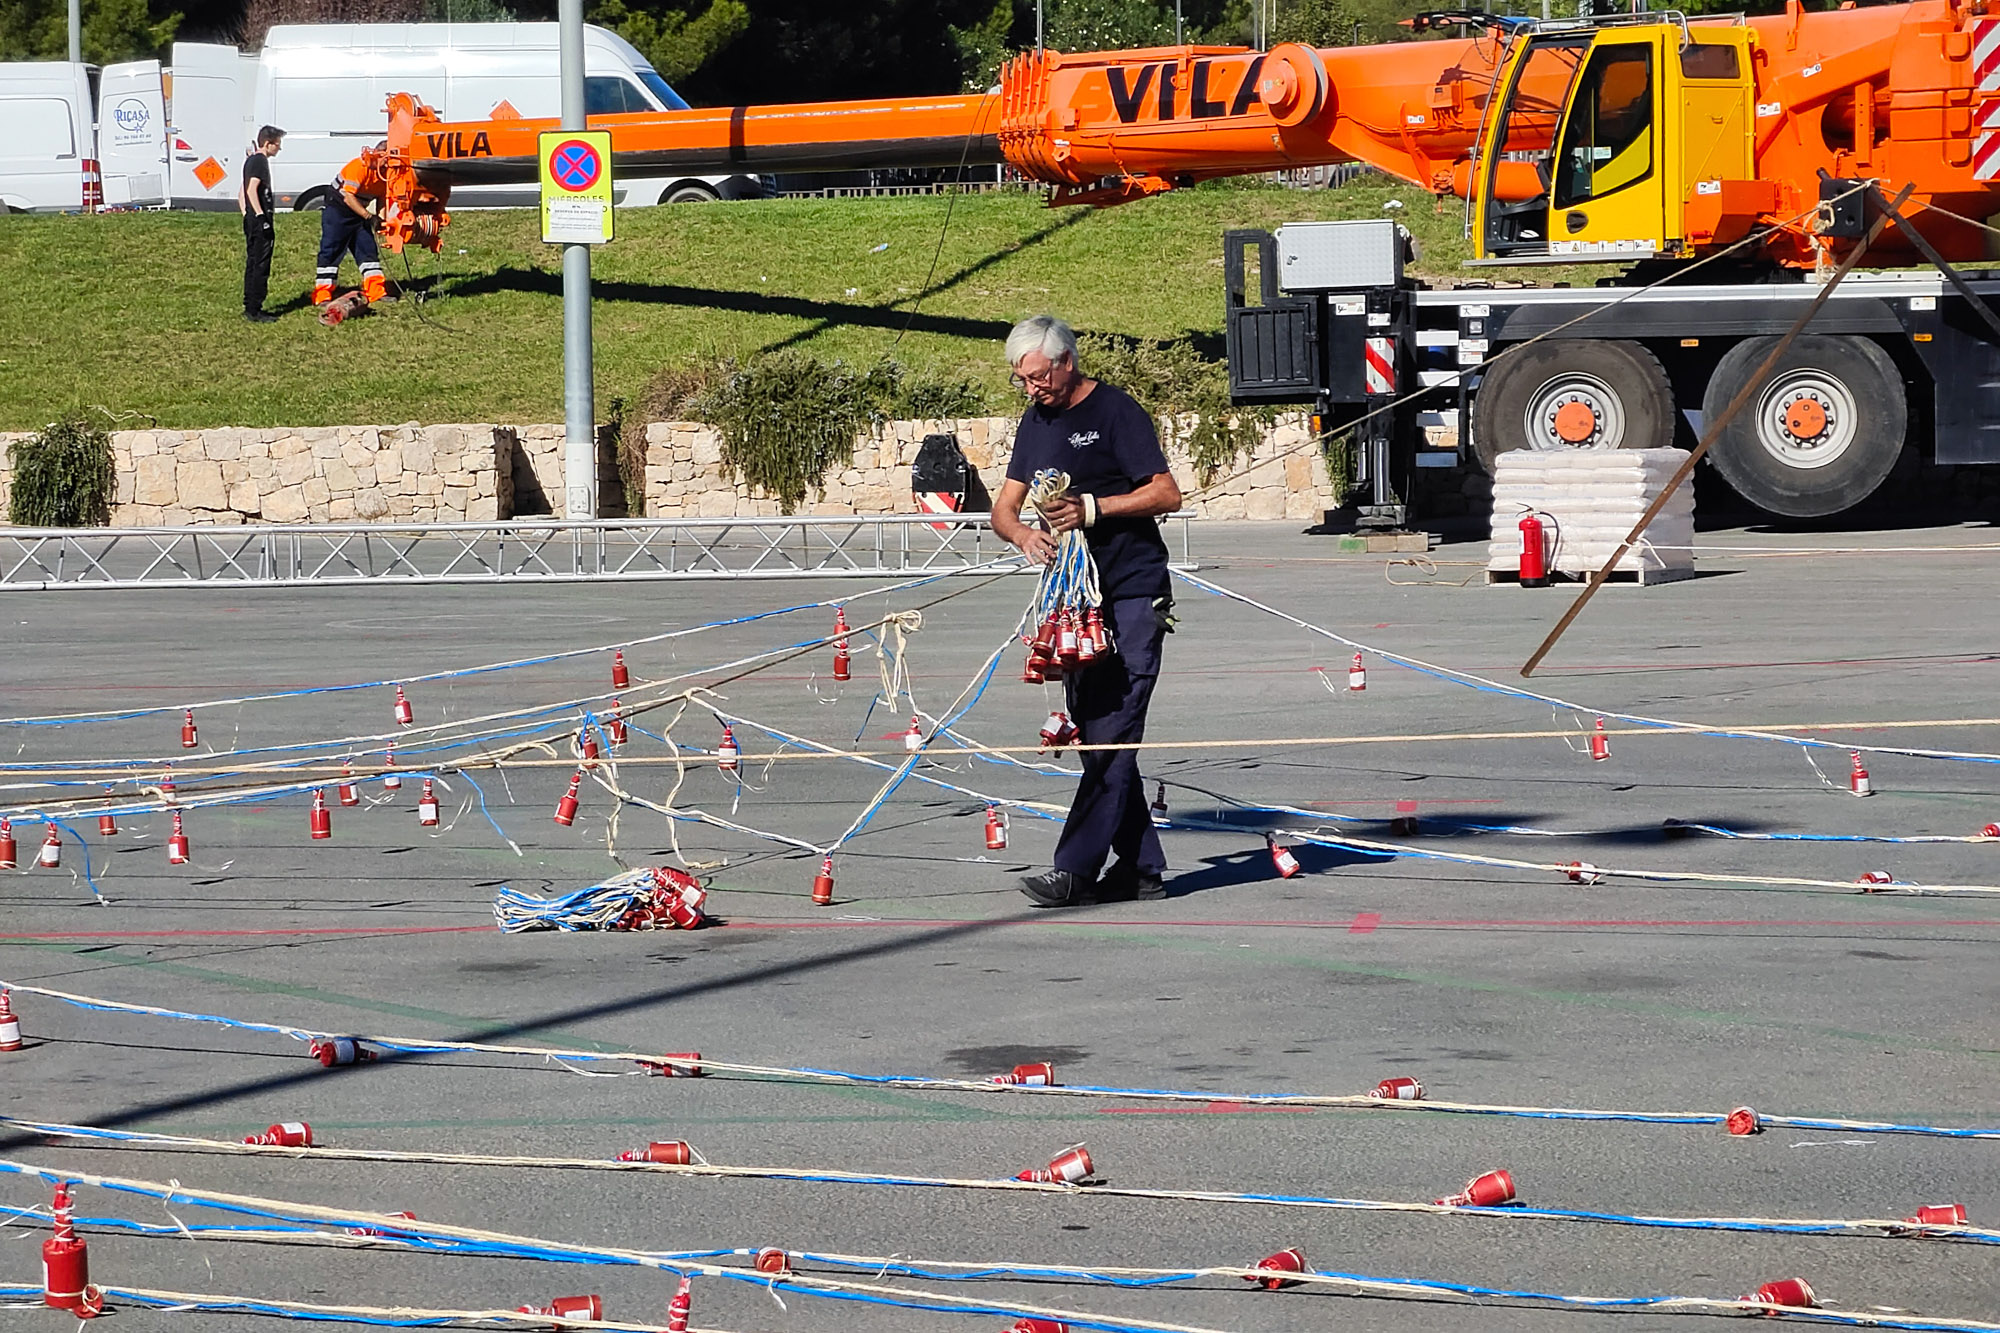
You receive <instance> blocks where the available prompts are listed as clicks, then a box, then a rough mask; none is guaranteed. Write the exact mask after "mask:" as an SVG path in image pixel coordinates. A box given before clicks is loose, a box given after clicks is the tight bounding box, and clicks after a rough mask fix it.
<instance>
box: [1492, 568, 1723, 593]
mask: <svg viewBox="0 0 2000 1333" xmlns="http://www.w3.org/2000/svg"><path fill="white" fill-rule="evenodd" d="M1593 572H1594V571H1593ZM1693 577H1694V569H1693V567H1692V566H1688V567H1685V568H1671V569H1644V568H1641V569H1614V570H1612V571H1611V574H1610V576H1609V577H1608V578H1606V579H1605V580H1604V582H1605V584H1606V585H1607V586H1608V585H1610V584H1614V583H1617V584H1624V585H1625V586H1627V587H1633V588H1649V587H1651V586H1652V585H1654V584H1656V583H1678V582H1679V581H1680V580H1682V579H1691V578H1693ZM1486 582H1487V583H1488V584H1489V585H1494V584H1510V585H1512V586H1514V587H1519V586H1520V584H1521V576H1520V574H1519V572H1518V571H1516V570H1512V569H1491V568H1489V569H1488V570H1487V571H1486ZM1589 582H1590V575H1589V574H1569V573H1564V572H1562V571H1560V570H1550V571H1549V583H1550V584H1551V585H1558V584H1573V585H1576V586H1578V587H1581V586H1582V585H1584V584H1586V583H1589Z"/></svg>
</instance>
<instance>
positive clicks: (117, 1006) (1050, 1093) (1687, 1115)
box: [0, 979, 2000, 1140]
mask: <svg viewBox="0 0 2000 1333" xmlns="http://www.w3.org/2000/svg"><path fill="white" fill-rule="evenodd" d="M0 990H13V991H16V992H18V993H20V994H22V995H40V996H44V997H46V998H48V999H52V1000H60V1001H62V1002H63V1003H65V1004H71V1005H75V1006H76V1007H78V1008H81V1009H97V1010H102V1011H105V1012H108V1013H127V1014H139V1015H144V1016H147V1017H152V1018H168V1019H178V1020H184V1021H192V1022H202V1023H213V1024H215V1025H217V1026H220V1027H226V1028H235V1029H237V1030H239V1031H248V1032H262V1033H268V1034H271V1035H274V1036H283V1037H289V1038H291V1039H293V1040H295V1041H302V1042H307V1043H310V1042H313V1041H327V1040H331V1039H333V1038H336V1037H347V1038H349V1039H351V1040H354V1041H358V1042H364V1043H367V1044H370V1045H375V1046H380V1047H383V1048H384V1049H387V1050H395V1051H399V1052H402V1053H405V1054H413V1055H448V1054H476V1055H518V1056H526V1057H530V1058H532V1059H535V1060H545V1059H551V1058H554V1059H566V1060H578V1061H604V1062H621V1063H622V1062H629V1063H632V1064H657V1063H659V1062H660V1059H661V1056H660V1053H659V1052H657V1051H604V1050H582V1049H579V1048H564V1047H555V1046H512V1045H501V1044H497V1043H492V1042H473V1041H449V1042H444V1041H434V1040H430V1039H428V1038H423V1037H396V1036H369V1035H359V1034H355V1033H351V1032H334V1031H320V1030H318V1029H315V1028H301V1027H291V1026H286V1025H283V1024H277V1023H257V1022H251V1021H248V1020H244V1019H235V1018H225V1017H223V1016H221V1015H216V1014H191V1013H187V1012H184V1011H181V1010H177V1009H164V1008H160V1007H158V1006H155V1005H142V1004H131V1003H128V1002H126V1001H123V1000H106V999H100V998H98V997H95V996H88V995H77V994H73V993H71V992H69V991H61V990H55V989H53V988H51V987H47V986H37V985H33V984H31V983H24V982H13V981H6V980H4V979H0ZM702 1066H703V1068H704V1069H707V1070H711V1071H715V1072H720V1073H730V1074H741V1075H744V1076H746V1077H753V1078H770V1079H776V1080H784V1081H788V1082H802V1083H821V1084H830V1085H835V1086H866V1087H894V1088H901V1089H905V1090H914V1091H925V1092H976V1093H982V1094H986V1095H989V1096H991V1095H1004V1096H1017V1097H1086V1098H1112V1099H1118V1100H1127V1101H1159V1102H1202V1103H1214V1102H1229V1103H1240V1104H1243V1105H1251V1106H1316V1107H1326V1108H1335V1107H1347V1108H1362V1107H1366V1108H1371V1109H1377V1110H1382V1111H1399V1112H1432V1113H1444V1114H1466V1115H1511V1116H1527V1117H1537V1118H1538V1117H1561V1118H1565V1119H1578V1120H1590V1119H1602V1120H1638V1121H1656V1122H1660V1123H1666V1124H1683V1125H1684V1124H1691V1123H1701V1124H1721V1123H1723V1122H1724V1120H1725V1119H1726V1116H1724V1115H1723V1114H1722V1113H1719V1112H1714V1111H1618V1110H1602V1109H1595V1110H1593V1109H1588V1108H1582V1107H1561V1106H1510V1105H1504V1104H1499V1103H1482V1102H1451V1101H1434V1100H1431V1099H1428V1098H1426V1099H1424V1100H1422V1101H1383V1100H1378V1099H1377V1098H1375V1097H1372V1096H1370V1095H1368V1094H1366V1093H1261V1092H1195V1091H1177V1090H1170V1089H1158V1088H1104V1087H1091V1086H1080V1087H1079V1086H1068V1085H1041V1086H1038V1085H1033V1084H1025V1083H1022V1084H1015V1083H995V1082H993V1081H992V1080H990V1079H962V1078H936V1077H928V1076H920V1075H861V1074H854V1073H851V1072H846V1071H841V1070H827V1069H801V1068H795V1067H786V1066H778V1065H752V1064H742V1063H737V1062H731V1061H726V1060H713V1059H709V1058H707V1057H703V1059H702ZM1761 1119H1762V1120H1763V1121H1764V1122H1765V1123H1766V1124H1771V1125H1790V1126H1795V1127H1798V1128H1808V1129H1840V1130H1854V1131H1861V1132H1873V1133H1885V1134H1886V1133H1899V1132H1908V1131H1909V1130H1910V1128H1911V1127H1910V1126H1906V1125H1897V1124H1895V1123H1893V1122H1889V1121H1880V1120H1854V1119H1845V1118H1832V1117H1816V1116H1787V1115H1763V1116H1761ZM7 1120H8V1117H6V1116H4V1115H0V1123H6V1122H7ZM1941 1132H1944V1133H1948V1134H1949V1135H1950V1136H1952V1137H1957V1138H1966V1139H1996V1140H2000V1129H1951V1130H1948V1131H1941Z"/></svg>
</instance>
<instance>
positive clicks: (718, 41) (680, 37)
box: [587, 0, 750, 84]
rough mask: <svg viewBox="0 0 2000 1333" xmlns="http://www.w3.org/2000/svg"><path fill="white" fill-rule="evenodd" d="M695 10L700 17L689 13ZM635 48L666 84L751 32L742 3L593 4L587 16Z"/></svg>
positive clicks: (615, 0) (633, 0) (628, 0)
mask: <svg viewBox="0 0 2000 1333" xmlns="http://www.w3.org/2000/svg"><path fill="white" fill-rule="evenodd" d="M697 6H699V12H694V11H695V9H696V8H697ZM587 17H588V18H589V19H590V21H591V22H592V23H596V24H600V25H602V26H604V27H606V28H609V29H611V30H612V31H613V32H615V33H617V34H618V35H619V36H620V37H623V38H624V39H625V40H626V41H628V42H630V43H632V45H634V46H636V47H638V48H639V51H640V54H642V55H644V56H645V57H646V59H647V60H649V61H651V62H652V65H653V68H654V69H656V70H658V71H659V72H660V73H661V74H662V75H663V76H665V78H666V80H667V81H668V82H669V83H674V84H678V83H681V82H682V81H684V80H685V79H687V78H688V77H689V76H690V75H692V74H693V73H695V72H696V71H697V70H699V69H700V68H701V67H702V66H704V65H706V64H707V63H708V62H709V61H710V60H713V59H714V58H715V56H716V55H717V54H718V53H719V52H721V51H722V49H723V48H724V47H726V46H728V45H729V44H730V43H731V42H734V41H735V40H736V39H737V38H739V37H741V36H742V35H743V34H744V32H745V31H746V30H747V29H748V28H749V27H750V10H749V8H748V7H747V6H745V5H744V4H743V0H708V3H707V4H706V5H701V4H700V0H691V2H690V3H677V2H676V0H666V3H661V0H650V2H649V0H598V3H597V4H595V5H593V6H591V8H590V11H589V13H588V15H587Z"/></svg>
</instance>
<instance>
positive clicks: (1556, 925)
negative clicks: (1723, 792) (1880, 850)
mask: <svg viewBox="0 0 2000 1333" xmlns="http://www.w3.org/2000/svg"><path fill="white" fill-rule="evenodd" d="M1352 925H1353V918H1352V917H1349V918H1347V919H1345V920H1341V921H1326V920H1321V921H1301V920H1289V921H1286V920H1273V919H1271V918H1269V917H1263V918H1259V919H1257V920H1254V921H1253V920H1227V919H1222V920H1218V919H1217V918H1215V917H1203V918H1200V919H1198V920H1196V919H1189V920H1164V921H1163V920H1158V919H1153V918H1138V917H1115V918H1112V917H1093V918H1091V919H1090V920H1088V921H1079V920H1077V919H1076V918H1074V917H1064V918H1061V919H1059V920H1053V921H1052V920H1048V919H1037V920H1028V921H995V920H993V919H991V918H982V919H974V918H970V917H967V918H962V919H943V920H940V919H938V918H935V917H926V918H922V919H909V918H900V917H884V918H882V919H880V920H875V921H743V920H731V921H728V922H726V923H716V924H712V925H709V926H705V927H703V929H705V930H870V929H874V928H877V927H882V926H891V927H898V928H901V927H914V926H931V927H936V928H940V929H941V928H945V927H951V926H995V927H1001V926H1030V927H1046V926H1061V927H1064V928H1065V929H1067V928H1070V927H1075V926H1156V927H1182V926H1186V927H1190V928H1197V927H1198V928H1209V927H1223V928H1227V929H1241V930H1250V929H1267V930H1347V929H1350V928H1351V927H1352ZM1807 926H1812V927H1826V928H1847V929H1857V930H1858V929H1868V930H1881V929H1895V930H1908V929H1932V928H1940V927H1947V926H1950V927H1971V928H1992V927H2000V918H1994V917H1972V918H1967V919H1964V920H1944V921H1933V920H1928V919H1912V920H1907V921H1884V920H1876V921H1805V920H1800V921H1753V920H1748V919H1745V920H1740V921H1736V920H1708V921H1698V920H1684V921H1665V920H1662V921H1647V920H1629V921H1628V920H1617V919H1609V920H1592V919H1588V918H1546V919H1535V918H1526V917H1523V918H1520V919H1508V918H1499V917H1496V918H1493V919H1491V920H1462V921H1456V920H1438V921H1382V922H1379V923H1378V924H1377V929H1380V930H1492V929H1541V930H1549V929H1558V930H1612V929H1619V930H1645V929H1653V930H1677V929H1694V928H1710V929H1714V928H1720V927H1734V928H1737V929H1764V930H1777V929H1786V928H1795V927H1807ZM454 929H484V930H491V929H492V927H491V926H484V927H454ZM364 933H366V932H364ZM5 938H8V937H7V936H5V935H0V939H5Z"/></svg>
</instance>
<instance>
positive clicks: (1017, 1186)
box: [0, 1116, 2000, 1244]
mask: <svg viewBox="0 0 2000 1333" xmlns="http://www.w3.org/2000/svg"><path fill="white" fill-rule="evenodd" d="M0 1123H4V1124H9V1125H14V1126H16V1127H17V1128H21V1129H29V1130H33V1131H35V1132H37V1133H41V1134H47V1135H50V1136H51V1137H56V1138H68V1139H78V1140H84V1141H87V1142H92V1143H97V1144H105V1143H135V1144H142V1145H152V1146H154V1147H158V1148H160V1149H163V1150H166V1151H190V1152H202V1153H210V1154H214V1153H221V1154H233V1155H238V1156H263V1157H273V1156H275V1157H284V1158H288V1159H293V1160H301V1161H303V1160H316V1161H346V1162H399V1163H406V1164H422V1165H428V1166H493V1167H511V1168H524V1169H532V1170H545V1171H642V1172H652V1173H654V1174H664V1175H673V1176H695V1177H700V1178H703V1179H716V1180H726V1179H739V1180H741V1179H749V1180H791V1181H802V1182H805V1183H808V1184H852V1185H904V1186H911V1187H917V1188H925V1189H971V1190H1001V1191H1010V1190H1011V1191H1019V1190H1027V1191H1028V1192H1029V1193H1035V1194H1090V1195H1095V1196H1100V1197H1105V1198H1119V1199H1157V1200H1166V1201H1181V1202H1195V1203H1221V1204H1243V1205H1251V1206H1256V1207H1276V1208H1311V1209H1331V1210H1335V1211H1342V1212H1372V1213H1414V1214H1422V1215H1425V1216H1431V1217H1487V1218H1497V1219H1500V1220H1509V1221H1521V1222H1548V1221H1558V1222H1573V1221H1581V1222H1597V1223H1605V1224H1610V1225H1621V1224H1623V1225H1636V1226H1654V1227H1673V1228H1682V1229H1697V1228H1706V1229H1753V1228H1761V1229H1770V1230H1776V1231H1781V1232H1785V1233H1787V1234H1796V1233H1800V1232H1804V1233H1806V1234H1816V1235H1851V1236H1857V1237H1875V1238H1880V1237H1884V1236H1898V1237H1900V1236H1907V1235H1910V1234H1913V1233H1919V1232H1920V1233H1922V1234H1923V1235H1925V1236H1931V1237H1937V1238H1952V1239H1959V1240H1977V1241H1984V1242H1987V1243H1989V1244H2000V1230H1993V1229H1989V1228H1984V1227H1976V1226H1970V1225H1954V1224H1939V1225H1930V1224H1924V1225H1918V1224H1915V1223H1912V1222H1910V1221H1908V1220H1907V1219H1903V1218H1797V1217H1682V1216H1657V1215H1651V1214H1645V1213H1634V1214H1621V1213H1602V1212H1580V1211H1577V1210H1574V1209H1551V1208H1534V1207H1521V1206H1518V1205H1515V1204H1509V1205H1507V1206H1504V1207H1495V1208H1467V1207H1463V1206H1456V1205H1451V1204H1440V1203H1420V1202H1407V1201H1403V1200H1395V1199H1346V1198H1320V1197H1313V1196H1298V1195H1272V1194H1260V1193H1241V1192H1231V1191H1225V1190H1175V1189H1141V1188H1136V1187H1132V1186H1115V1185H1073V1184H1068V1183H1065V1182H1062V1181H1054V1182H1043V1181H1026V1180H1017V1179H1013V1178H1011V1177H1009V1178H999V1179H992V1178H980V1177H951V1176H914V1175H896V1174H887V1173H881V1172H866V1171H837V1170H832V1169H828V1168H822V1167H783V1166H730V1165H725V1164H722V1163H715V1162H694V1163H689V1164H686V1165H678V1164H674V1163H667V1162H626V1161H613V1160H605V1159H602V1158H594V1157H532V1156H519V1155H495V1154H485V1153H464V1152H426V1151H411V1150H408V1149H387V1148H384V1149H374V1148H333V1147H324V1146H317V1145H315V1146H313V1147H308V1148H286V1147H274V1146H270V1145H265V1144H254V1143H239V1142H234V1141H231V1140H228V1139H207V1138H200V1137H197V1136H195V1135H188V1134H151V1133H146V1132H144V1131H140V1130H115V1131H101V1130H93V1129H92V1128H91V1127H90V1126H87V1125H64V1124H59V1123H51V1122H44V1121H30V1120H22V1119H19V1118H17V1117H13V1116H4V1117H0ZM395 1225H396V1226H397V1227H398V1229H402V1227H401V1223H400V1222H398V1223H396V1224H395Z"/></svg>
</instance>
